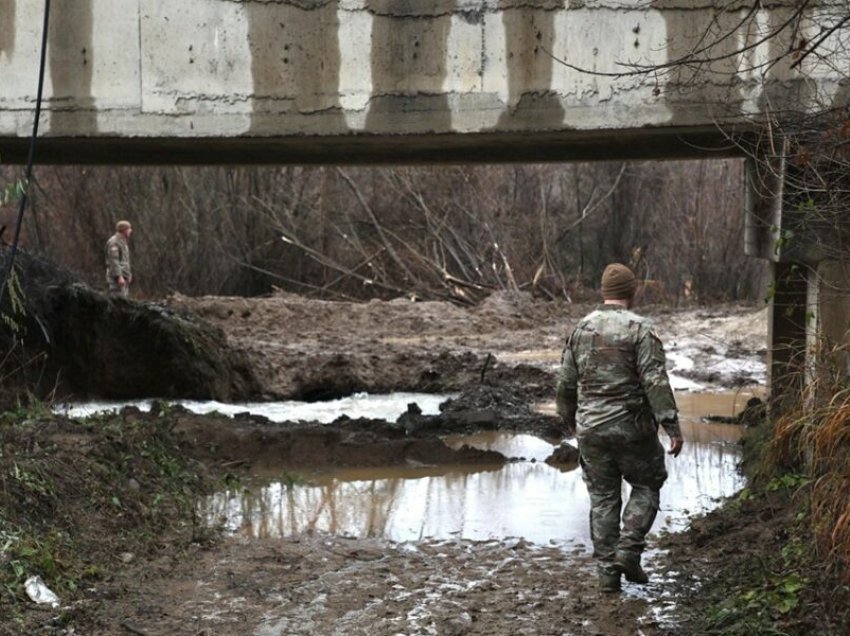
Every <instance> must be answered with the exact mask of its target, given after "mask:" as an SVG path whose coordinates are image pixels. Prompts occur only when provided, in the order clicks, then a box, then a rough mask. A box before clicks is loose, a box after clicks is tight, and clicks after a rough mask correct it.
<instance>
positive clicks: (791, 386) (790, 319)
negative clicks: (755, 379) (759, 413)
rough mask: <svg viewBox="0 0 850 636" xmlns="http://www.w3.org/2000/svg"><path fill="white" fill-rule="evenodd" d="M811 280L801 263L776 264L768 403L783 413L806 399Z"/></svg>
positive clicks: (769, 339)
mask: <svg viewBox="0 0 850 636" xmlns="http://www.w3.org/2000/svg"><path fill="white" fill-rule="evenodd" d="M808 292H809V281H808V275H807V270H806V268H805V267H803V266H802V265H800V264H798V263H784V262H774V263H773V289H772V293H771V296H770V299H769V303H770V304H769V309H768V322H767V331H768V333H767V342H768V356H767V372H768V404H769V405H770V410H771V411H772V412H774V413H777V412H782V411H783V410H786V409H787V408H788V407H790V406H791V405H793V404H794V403H795V402H797V401H799V400H800V399H801V398H802V396H803V389H804V386H805V370H806V342H807V335H808V334H807V313H808V308H807V305H808V302H809V298H808Z"/></svg>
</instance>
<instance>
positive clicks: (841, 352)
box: [806, 260, 850, 403]
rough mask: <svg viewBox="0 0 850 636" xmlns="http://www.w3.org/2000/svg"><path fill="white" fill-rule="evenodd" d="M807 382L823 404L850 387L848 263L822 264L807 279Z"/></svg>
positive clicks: (849, 277)
mask: <svg viewBox="0 0 850 636" xmlns="http://www.w3.org/2000/svg"><path fill="white" fill-rule="evenodd" d="M808 318H809V324H810V328H809V331H808V338H807V347H806V349H807V357H808V359H807V363H806V366H807V382H808V383H809V384H810V385H811V386H812V388H813V389H814V390H813V391H812V396H811V397H812V399H813V400H815V402H816V403H823V402H824V401H825V400H828V399H830V398H831V397H832V395H833V394H834V392H835V391H836V390H837V389H840V388H850V262H846V261H833V260H830V261H822V262H820V263H818V264H817V266H816V267H814V268H813V269H812V273H811V275H810V277H809V307H808Z"/></svg>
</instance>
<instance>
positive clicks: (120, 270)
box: [106, 221, 133, 298]
mask: <svg viewBox="0 0 850 636" xmlns="http://www.w3.org/2000/svg"><path fill="white" fill-rule="evenodd" d="M132 233H133V227H132V226H131V225H130V222H129V221H118V223H116V224H115V234H113V235H112V236H110V237H109V240H108V241H106V286H107V289H108V291H109V294H110V295H112V296H122V297H123V298H128V297H129V296H130V283H131V282H132V281H133V274H132V272H131V271H130V245H129V240H130V235H131V234H132Z"/></svg>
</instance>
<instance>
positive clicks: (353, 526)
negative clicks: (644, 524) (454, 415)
mask: <svg viewBox="0 0 850 636" xmlns="http://www.w3.org/2000/svg"><path fill="white" fill-rule="evenodd" d="M748 397H750V394H749V393H742V392H738V393H723V394H679V395H677V400H678V402H679V406H680V409H681V414H682V428H683V432H684V435H685V439H686V445H685V448H684V450H683V452H682V454H681V455H680V456H679V457H678V458H676V459H675V460H674V459H672V458H668V462H667V465H668V471H669V474H670V476H669V479H668V481H667V483H666V484H665V487H664V488H663V489H662V493H661V511H660V513H659V515H658V518H657V519H656V522H655V525H654V527H653V530H654V531H658V530H661V529H669V530H672V531H675V530H680V529H682V528H684V527H685V526H686V525H687V522H688V519H689V517H691V516H693V515H695V514H698V513H701V512H704V511H707V510H710V509H711V508H713V507H715V506H716V505H717V504H718V503H719V499H720V498H722V497H726V496H729V495H731V494H733V493H734V492H735V491H737V490H738V489H740V488H741V487H742V486H743V478H742V477H741V476H740V475H739V474H738V473H737V470H736V465H737V462H738V459H739V456H740V451H739V448H738V446H737V444H736V442H737V440H738V439H739V436H740V433H741V428H740V427H738V426H735V425H727V424H709V423H704V422H700V421H699V418H700V417H702V416H705V415H709V414H711V415H728V416H732V415H734V414H735V413H737V412H738V411H740V410H741V409H742V408H743V406H744V404H745V403H746V400H747V398H748ZM662 437H663V436H662ZM446 441H447V443H449V444H450V445H453V446H459V445H462V444H469V445H472V446H476V447H478V448H483V449H493V450H498V451H500V452H502V453H504V454H506V455H508V456H511V457H522V458H525V460H526V461H521V462H516V463H510V464H507V465H506V466H504V467H502V468H499V469H492V470H482V469H481V468H480V467H469V466H452V467H439V468H417V469H411V468H394V469H383V470H380V469H378V470H376V469H361V470H345V471H337V472H334V473H332V474H330V475H322V476H318V477H315V478H312V477H310V478H309V479H310V483H309V485H292V484H291V483H289V482H273V483H268V482H265V484H262V485H258V486H257V487H251V488H249V489H248V490H240V491H227V492H220V493H217V494H215V495H214V496H212V497H210V498H208V499H207V500H205V501H204V502H203V503H202V505H201V512H202V514H203V516H204V517H205V518H206V519H207V521H208V523H210V524H223V525H224V526H225V527H226V528H227V529H228V530H229V531H231V532H233V533H236V534H239V535H243V536H246V537H286V536H290V535H295V534H299V533H303V532H309V531H323V532H329V533H333V534H337V535H342V536H355V537H382V538H386V539H390V540H393V541H417V540H421V539H425V538H429V539H448V538H463V539H469V540H487V539H503V538H506V537H523V538H525V539H526V540H528V541H533V542H535V543H557V544H562V543H563V544H581V545H584V546H587V545H589V543H590V539H589V535H588V521H587V517H588V497H587V491H586V489H585V487H584V483H583V482H582V480H581V471H580V470H578V469H575V470H570V471H566V472H562V471H560V470H558V469H556V468H553V467H551V466H548V465H547V464H545V463H543V462H542V460H543V459H544V458H545V457H547V456H548V455H549V454H550V453H551V451H552V446H551V445H550V444H548V443H546V442H543V441H542V440H540V439H538V438H535V437H532V436H528V435H515V434H506V433H498V432H490V433H483V434H479V435H475V436H466V437H451V438H447V440H446ZM662 441H663V442H664V443H665V445H666V442H667V440H666V438H663V439H662Z"/></svg>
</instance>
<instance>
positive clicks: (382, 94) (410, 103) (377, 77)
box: [365, 0, 455, 133]
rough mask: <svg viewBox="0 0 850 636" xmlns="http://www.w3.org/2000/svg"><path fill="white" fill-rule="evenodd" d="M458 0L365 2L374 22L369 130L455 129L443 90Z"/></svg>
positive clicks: (440, 130)
mask: <svg viewBox="0 0 850 636" xmlns="http://www.w3.org/2000/svg"><path fill="white" fill-rule="evenodd" d="M454 4H455V3H454V0H433V1H432V2H429V3H427V7H423V6H422V5H423V3H417V2H415V1H414V0H367V2H366V8H367V9H368V10H369V11H370V12H371V13H372V14H373V22H372V54H371V64H372V97H371V99H370V101H369V111H368V113H367V116H366V125H365V129H366V131H368V132H373V133H382V132H399V131H400V129H401V128H402V127H403V126H404V125H405V124H406V123H407V122H410V124H409V125H411V126H413V127H415V128H416V129H417V132H419V131H421V130H422V129H427V130H428V131H431V132H448V131H451V129H452V114H451V106H450V105H449V101H448V97H447V96H446V95H445V94H444V91H445V88H444V82H445V79H446V75H447V57H448V39H449V33H450V31H451V22H452V9H453V8H454Z"/></svg>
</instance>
